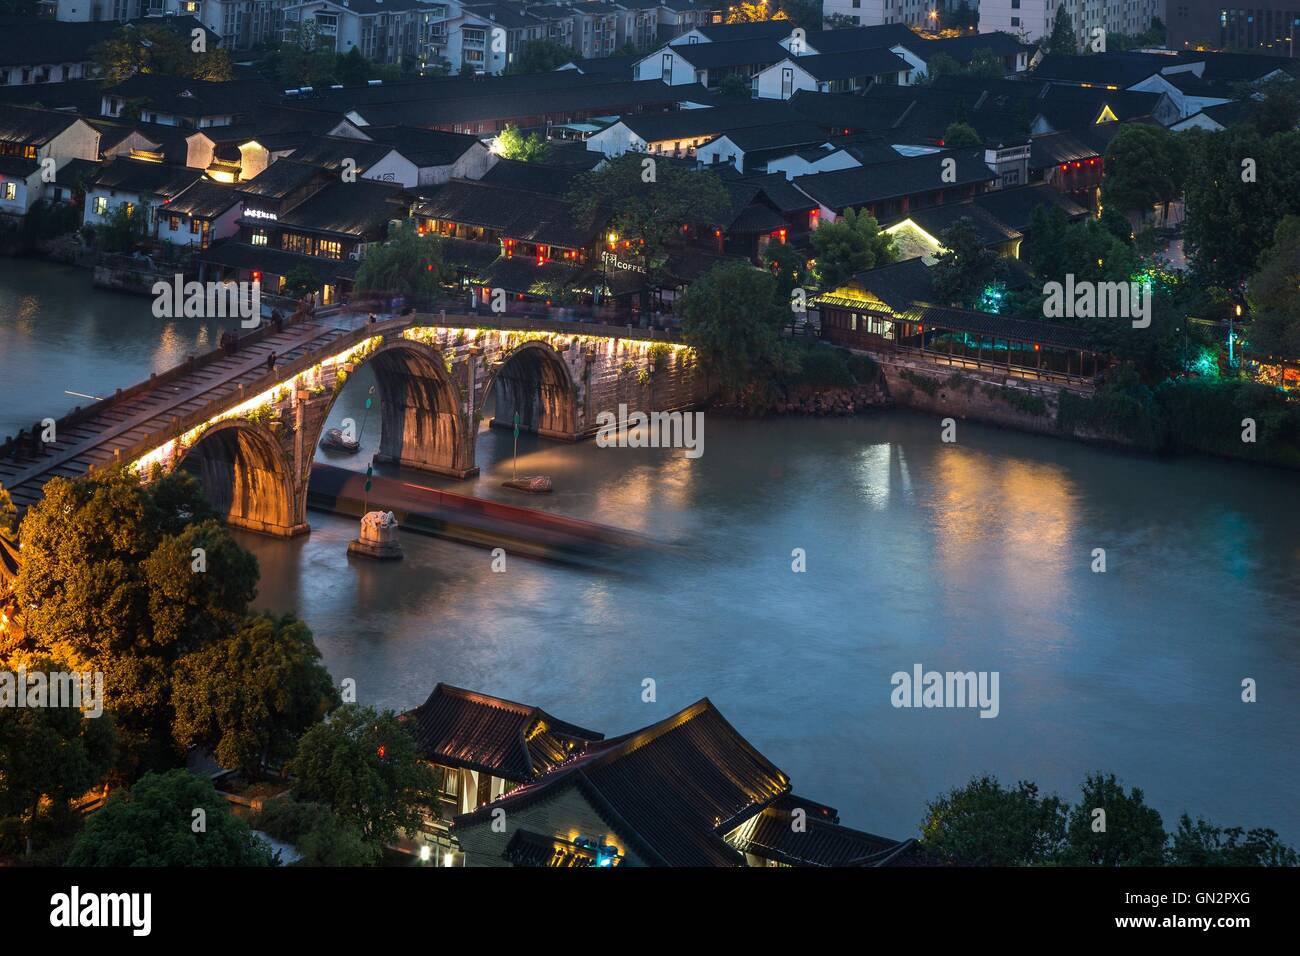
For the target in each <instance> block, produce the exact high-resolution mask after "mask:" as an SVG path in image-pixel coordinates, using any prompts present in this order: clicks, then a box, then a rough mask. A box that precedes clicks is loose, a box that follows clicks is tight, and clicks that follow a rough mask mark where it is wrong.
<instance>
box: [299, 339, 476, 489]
mask: <svg viewBox="0 0 1300 956" xmlns="http://www.w3.org/2000/svg"><path fill="white" fill-rule="evenodd" d="M362 361H363V364H367V365H369V366H370V367H371V369H372V370H373V371H374V375H375V388H376V391H377V392H378V397H379V409H378V411H379V420H380V426H379V427H380V434H379V453H378V454H377V455H376V456H375V457H376V459H377V460H379V461H387V462H393V463H395V464H400V465H404V466H406V467H409V468H419V469H421V470H423V471H431V472H435V473H437V474H440V475H448V476H450V477H453V478H465V477H468V476H470V475H473V474H475V473H476V472H477V471H478V469H477V468H476V467H475V465H474V447H473V441H472V435H471V430H470V429H469V427H468V426H467V424H466V420H465V419H466V416H465V411H464V402H465V401H466V399H465V397H464V395H462V392H461V389H460V387H459V386H458V385H457V384H456V382H455V381H453V379H452V376H451V373H450V372H448V371H447V360H446V358H445V357H444V353H443V352H441V351H439V350H438V349H436V348H433V347H432V346H429V345H425V344H424V343H422V342H416V341H413V340H411V339H405V338H397V337H394V338H392V339H391V340H389V341H387V342H385V344H383V345H381V346H380V347H379V348H378V349H376V350H375V351H374V352H371V353H370V355H368V356H367V357H366V358H365V359H363V360H362ZM340 394H342V390H340V391H339V392H337V393H335V394H334V395H333V396H332V397H331V398H330V401H329V403H328V404H327V405H326V406H325V407H324V410H323V412H322V413H321V414H320V415H319V416H318V420H317V422H316V425H315V427H314V428H313V429H312V432H311V434H309V435H307V436H305V437H308V438H310V443H309V444H307V449H308V454H309V455H311V454H314V451H315V448H316V445H317V443H318V442H319V441H320V437H321V433H322V431H323V430H324V427H325V423H326V421H327V420H328V418H329V412H330V409H331V408H333V406H334V403H335V402H336V401H338V396H339V395H340Z"/></svg>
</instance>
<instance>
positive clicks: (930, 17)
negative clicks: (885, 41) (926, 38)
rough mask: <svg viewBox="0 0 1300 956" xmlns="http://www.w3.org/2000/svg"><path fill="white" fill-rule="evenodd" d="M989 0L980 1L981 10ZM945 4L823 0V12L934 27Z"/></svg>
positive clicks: (861, 21)
mask: <svg viewBox="0 0 1300 956" xmlns="http://www.w3.org/2000/svg"><path fill="white" fill-rule="evenodd" d="M987 2H988V0H980V3H981V9H982V5H983V4H984V3H987ZM972 6H974V4H972ZM941 7H943V3H942V2H941V0H822V15H823V16H825V17H830V16H841V17H848V19H850V20H853V21H855V22H856V23H857V24H858V26H863V27H874V26H879V25H880V24H882V23H902V24H906V25H907V26H912V27H934V26H937V25H938V21H939V10H940V8H941Z"/></svg>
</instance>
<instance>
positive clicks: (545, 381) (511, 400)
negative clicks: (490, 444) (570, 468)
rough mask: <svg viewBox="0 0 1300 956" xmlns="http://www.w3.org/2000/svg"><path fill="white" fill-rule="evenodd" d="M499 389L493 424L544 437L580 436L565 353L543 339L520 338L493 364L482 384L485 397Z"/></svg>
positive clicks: (567, 439)
mask: <svg viewBox="0 0 1300 956" xmlns="http://www.w3.org/2000/svg"><path fill="white" fill-rule="evenodd" d="M495 386H500V387H499V388H497V389H496V396H495V402H496V404H495V407H494V409H493V414H494V418H493V420H492V424H493V425H497V426H500V427H505V428H510V427H513V425H514V416H515V413H516V412H517V413H518V414H519V427H520V428H521V429H523V430H524V431H530V432H534V433H536V434H538V435H541V436H542V437H544V438H556V439H559V440H561V441H574V440H575V439H576V438H577V433H578V429H577V398H576V395H575V388H574V382H573V375H572V374H571V373H570V371H569V366H568V365H567V364H565V361H564V359H563V357H561V355H560V353H559V352H557V351H556V350H555V348H554V347H553V346H552V345H551V344H550V343H549V342H545V341H543V340H541V339H530V340H528V341H526V342H521V343H520V344H519V345H517V346H515V347H514V348H513V349H511V350H510V351H509V352H507V353H505V354H504V355H503V356H501V358H500V361H498V362H495V363H494V364H493V367H492V370H491V371H490V372H489V374H488V378H487V381H486V382H485V383H484V386H483V401H484V402H486V401H487V399H488V396H490V395H492V394H493V391H492V390H493V388H494V387H495Z"/></svg>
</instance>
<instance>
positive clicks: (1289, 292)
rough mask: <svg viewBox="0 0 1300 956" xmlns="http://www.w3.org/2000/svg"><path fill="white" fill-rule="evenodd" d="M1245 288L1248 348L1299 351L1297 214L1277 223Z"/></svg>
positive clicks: (1285, 353) (1259, 351)
mask: <svg viewBox="0 0 1300 956" xmlns="http://www.w3.org/2000/svg"><path fill="white" fill-rule="evenodd" d="M1248 290H1249V291H1248V292H1247V300H1248V301H1249V303H1250V308H1251V312H1252V313H1253V316H1254V321H1253V322H1252V324H1251V327H1250V348H1251V351H1253V352H1254V353H1255V354H1257V355H1259V356H1261V357H1267V356H1278V355H1282V356H1296V355H1300V216H1295V215H1289V216H1286V217H1285V218H1283V219H1282V221H1281V222H1279V223H1278V224H1277V229H1276V230H1274V233H1273V245H1272V246H1270V247H1269V248H1268V249H1267V250H1265V251H1264V254H1263V255H1262V256H1261V257H1260V263H1259V269H1257V270H1256V272H1255V274H1254V275H1253V276H1251V279H1250V284H1249V286H1248Z"/></svg>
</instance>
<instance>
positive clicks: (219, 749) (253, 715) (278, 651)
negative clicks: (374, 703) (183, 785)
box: [172, 614, 339, 777]
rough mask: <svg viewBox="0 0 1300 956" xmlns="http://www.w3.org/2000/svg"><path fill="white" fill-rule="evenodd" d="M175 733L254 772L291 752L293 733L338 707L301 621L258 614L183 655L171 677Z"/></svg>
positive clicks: (221, 759)
mask: <svg viewBox="0 0 1300 956" xmlns="http://www.w3.org/2000/svg"><path fill="white" fill-rule="evenodd" d="M173 684H174V686H175V690H174V692H173V695H172V703H173V706H174V708H175V710H176V721H175V723H174V725H173V732H174V734H175V737H176V742H177V743H178V744H179V745H180V746H182V747H193V746H202V747H206V748H207V749H208V750H210V751H211V752H212V753H213V755H214V756H215V757H216V758H217V761H218V763H220V764H221V766H223V767H232V768H238V769H239V770H241V771H242V772H243V773H244V774H245V775H246V776H248V777H256V776H258V775H259V774H260V772H261V769H262V767H264V766H266V765H267V764H269V763H271V762H273V761H278V760H283V759H285V758H287V757H289V756H291V755H292V754H293V750H294V746H295V744H296V742H297V739H298V737H299V736H300V735H301V734H302V733H303V732H304V731H306V730H307V729H308V728H309V727H311V726H312V725H313V724H316V723H318V722H319V721H320V720H321V718H323V717H324V716H325V714H327V713H328V712H329V711H330V710H331V709H332V708H334V707H336V706H338V702H339V700H338V692H337V691H336V690H335V689H334V686H333V683H332V682H331V680H330V675H329V672H328V671H327V670H325V668H324V666H322V665H321V663H320V652H319V651H318V650H317V649H316V645H315V643H313V641H312V636H311V631H310V630H309V629H308V628H307V625H305V624H303V623H302V622H301V621H298V620H295V619H294V618H293V617H292V616H291V615H290V616H286V617H283V618H279V619H277V618H275V617H272V616H271V615H269V614H260V615H257V616H253V617H249V618H246V619H245V620H244V623H243V624H242V625H241V626H240V628H239V630H237V631H236V632H235V633H234V634H231V635H230V636H229V637H225V638H222V639H220V640H217V641H214V642H213V643H211V644H208V645H207V646H206V647H203V648H200V649H199V650H197V651H194V652H193V653H191V654H187V655H186V656H185V657H182V658H181V659H180V661H179V662H178V663H177V665H176V672H175V677H174V678H173Z"/></svg>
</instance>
